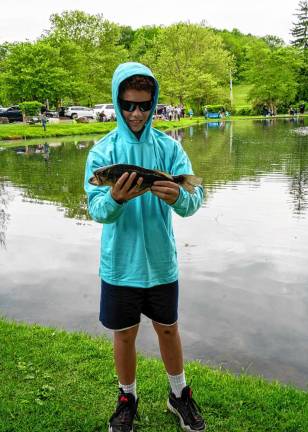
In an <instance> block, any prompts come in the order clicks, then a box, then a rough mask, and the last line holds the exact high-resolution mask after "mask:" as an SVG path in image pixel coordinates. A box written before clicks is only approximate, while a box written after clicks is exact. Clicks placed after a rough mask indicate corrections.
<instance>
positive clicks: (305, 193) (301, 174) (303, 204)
mask: <svg viewBox="0 0 308 432" xmlns="http://www.w3.org/2000/svg"><path fill="white" fill-rule="evenodd" d="M304 168H306V169H301V167H300V169H299V171H298V172H297V174H295V175H293V178H292V181H291V189H290V192H291V195H292V196H293V201H294V204H295V209H294V210H295V213H297V214H299V215H300V214H302V213H303V212H304V210H306V208H307V199H308V170H307V167H304Z"/></svg>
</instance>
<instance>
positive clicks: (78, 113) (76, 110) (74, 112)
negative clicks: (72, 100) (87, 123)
mask: <svg viewBox="0 0 308 432" xmlns="http://www.w3.org/2000/svg"><path fill="white" fill-rule="evenodd" d="M65 116H66V117H70V118H72V119H76V118H79V117H87V118H92V119H95V118H96V114H95V112H94V110H93V109H92V108H88V107H83V106H70V107H67V108H66V109H65Z"/></svg>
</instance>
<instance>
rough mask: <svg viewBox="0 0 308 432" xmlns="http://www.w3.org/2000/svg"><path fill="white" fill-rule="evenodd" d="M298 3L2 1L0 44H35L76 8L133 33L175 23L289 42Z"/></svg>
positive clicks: (228, 0)
mask: <svg viewBox="0 0 308 432" xmlns="http://www.w3.org/2000/svg"><path fill="white" fill-rule="evenodd" d="M298 4H299V0H285V1H283V0H152V1H149V0H14V1H1V6H0V43H2V42H4V41H24V40H26V39H29V40H35V39H36V38H37V37H39V36H40V35H41V34H42V32H43V30H45V29H48V28H49V17H50V15H51V14H52V13H61V12H63V11H64V10H74V9H79V10H83V11H85V12H87V13H91V14H96V13H102V14H103V15H104V17H105V18H106V19H108V20H110V21H113V22H116V23H118V24H125V25H130V26H131V27H133V28H138V27H141V26H142V25H151V24H157V25H159V24H165V25H169V24H172V23H175V22H179V21H188V20H189V21H190V22H193V23H199V22H200V21H201V20H205V21H206V23H207V24H208V25H209V26H211V27H216V28H218V29H223V28H225V29H227V30H232V29H233V28H238V29H239V30H240V31H241V32H242V33H251V34H253V35H256V36H265V35H267V34H272V35H276V36H279V37H281V38H282V39H284V41H285V42H286V43H289V42H290V38H291V36H290V29H291V28H292V22H294V21H295V17H294V15H293V14H294V13H295V12H296V9H297V8H298Z"/></svg>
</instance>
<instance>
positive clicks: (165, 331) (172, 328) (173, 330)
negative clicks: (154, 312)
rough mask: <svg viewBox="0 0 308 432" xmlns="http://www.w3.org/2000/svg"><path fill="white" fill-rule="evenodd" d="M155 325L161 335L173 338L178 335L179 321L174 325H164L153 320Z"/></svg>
mask: <svg viewBox="0 0 308 432" xmlns="http://www.w3.org/2000/svg"><path fill="white" fill-rule="evenodd" d="M153 327H154V329H155V331H156V333H157V334H158V336H159V337H165V338H171V337H174V336H176V335H177V333H178V326H177V323H175V324H172V325H163V324H158V323H156V322H155V321H153Z"/></svg>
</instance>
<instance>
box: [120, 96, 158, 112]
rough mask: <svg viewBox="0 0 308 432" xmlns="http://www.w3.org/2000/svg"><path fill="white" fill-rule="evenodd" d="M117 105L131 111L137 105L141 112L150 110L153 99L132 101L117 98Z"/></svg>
mask: <svg viewBox="0 0 308 432" xmlns="http://www.w3.org/2000/svg"><path fill="white" fill-rule="evenodd" d="M119 105H120V107H121V108H122V110H124V111H128V112H133V111H135V109H136V108H137V106H138V107H139V109H140V111H141V112H145V111H150V109H151V108H152V106H153V100H152V99H151V100H149V101H143V102H132V101H128V100H124V99H119Z"/></svg>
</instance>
